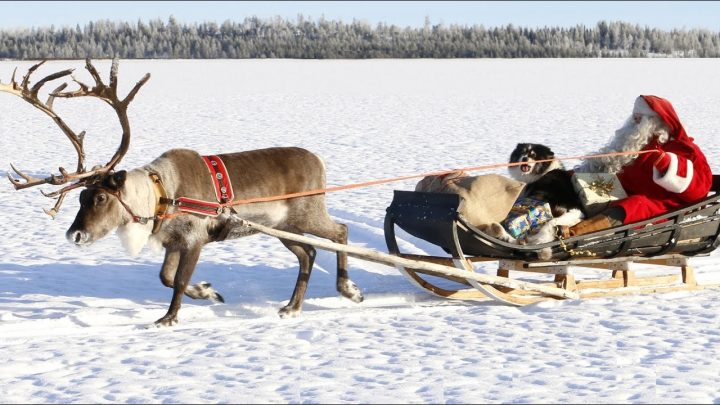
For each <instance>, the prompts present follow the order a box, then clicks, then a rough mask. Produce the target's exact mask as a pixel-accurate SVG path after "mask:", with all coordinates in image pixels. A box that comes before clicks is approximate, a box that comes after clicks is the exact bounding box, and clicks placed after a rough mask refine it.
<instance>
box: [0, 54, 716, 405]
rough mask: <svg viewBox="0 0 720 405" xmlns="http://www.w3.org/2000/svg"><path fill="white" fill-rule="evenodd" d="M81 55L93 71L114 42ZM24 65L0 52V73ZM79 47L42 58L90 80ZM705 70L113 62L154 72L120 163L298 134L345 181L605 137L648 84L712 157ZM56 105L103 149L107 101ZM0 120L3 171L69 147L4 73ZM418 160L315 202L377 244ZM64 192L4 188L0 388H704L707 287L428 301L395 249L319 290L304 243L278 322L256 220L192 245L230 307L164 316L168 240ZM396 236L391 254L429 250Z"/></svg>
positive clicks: (276, 284)
mask: <svg viewBox="0 0 720 405" xmlns="http://www.w3.org/2000/svg"><path fill="white" fill-rule="evenodd" d="M95 64H96V66H97V67H98V69H99V70H100V71H101V74H102V76H103V77H107V72H108V71H109V61H97V62H95ZM30 65H31V64H30V63H29V62H16V61H2V62H0V80H2V81H3V82H4V83H7V81H8V80H9V78H10V76H11V74H12V70H13V69H14V68H15V67H16V66H17V67H18V72H21V73H24V71H25V70H26V69H27V68H28V67H29V66H30ZM83 65H84V64H83V63H82V61H51V62H48V63H47V64H46V66H43V67H42V68H41V69H40V71H39V72H38V73H39V74H38V75H37V78H39V77H41V76H40V75H41V74H43V73H45V74H48V73H51V72H53V71H56V70H61V69H65V68H68V67H73V68H75V69H76V70H75V75H76V76H77V77H78V78H79V79H80V80H83V81H86V82H90V80H91V79H90V78H89V75H88V74H87V72H86V71H85V70H84V67H83ZM719 69H720V62H719V61H718V60H716V59H613V60H605V59H577V60H573V59H526V60H499V59H486V60H483V59H478V60H364V61H344V60H334V61H330V60H328V61H316V60H308V61H300V60H202V61H201V60H188V61H135V60H133V61H130V60H128V61H121V62H120V89H121V93H123V94H124V93H125V92H127V91H128V90H129V89H130V88H131V87H132V85H133V84H134V83H135V82H136V81H137V80H139V79H140V77H142V75H143V74H145V73H146V72H150V73H151V74H152V78H151V79H150V81H149V82H148V83H147V84H146V85H145V87H143V88H142V90H141V91H140V93H139V94H138V95H137V97H136V99H135V101H134V102H133V103H132V104H131V106H130V110H129V111H130V122H131V125H132V129H133V135H132V136H133V138H132V142H131V147H130V151H129V152H128V154H127V155H126V156H125V158H124V160H123V161H122V162H121V164H120V166H119V167H120V168H133V167H137V166H140V165H143V164H145V163H148V162H150V161H151V160H152V159H153V158H155V157H156V156H158V155H159V154H161V153H162V152H163V151H165V150H167V149H170V148H174V147H187V148H193V149H196V150H197V151H199V152H200V153H203V154H212V153H220V152H229V151H240V150H250V149H257V148H263V147H269V146H280V145H288V146H289V145H292V146H300V147H304V148H307V149H309V150H311V151H313V152H315V153H317V154H318V155H320V156H321V157H322V158H323V159H324V161H325V164H326V167H327V176H328V183H329V185H344V184H353V183H359V182H364V181H369V180H376V179H385V178H392V177H396V176H406V175H414V174H419V173H425V172H430V171H438V170H446V169H453V168H462V167H472V166H478V165H484V164H492V163H500V162H504V161H506V159H507V157H508V156H509V154H510V152H511V150H512V148H513V147H514V146H515V144H516V143H518V142H539V143H545V144H547V145H549V146H551V147H552V148H553V149H554V150H555V152H556V154H557V155H558V156H577V155H582V154H585V153H590V152H593V151H595V150H596V149H597V148H598V146H599V145H601V144H603V143H604V142H606V141H607V140H608V139H609V138H610V137H611V136H612V134H613V131H614V130H615V129H616V128H617V127H619V126H620V125H621V124H622V122H623V121H624V119H625V118H627V116H628V115H629V114H630V111H631V108H632V105H633V101H634V99H635V97H636V96H637V95H639V94H656V95H660V96H663V97H666V98H668V99H669V100H671V101H672V102H673V104H674V106H675V108H676V110H677V112H678V114H679V116H680V118H681V120H682V121H683V123H684V125H685V127H686V129H687V131H688V133H689V134H690V135H691V136H693V137H694V138H695V140H696V142H697V143H698V144H699V145H700V146H701V147H702V148H703V150H704V151H705V152H706V155H707V156H708V157H709V160H710V163H711V165H712V168H713V171H714V172H715V173H720V163H719V162H718V159H717V157H718V153H720V143H718V141H717V134H718V130H719V129H720V118H718V116H717V106H718V104H719V103H720V76H718V75H717V71H718V70H719ZM21 73H18V75H20V74H21ZM37 78H36V79H37ZM46 87H48V89H47V90H50V87H52V88H54V86H46ZM56 109H57V110H58V111H59V113H60V115H61V116H62V117H64V118H66V119H67V121H68V122H69V124H70V126H71V127H73V128H76V129H78V131H79V130H81V129H85V130H87V136H86V150H87V153H88V165H89V166H92V165H94V164H99V163H104V162H106V161H107V160H108V159H109V158H110V156H112V154H113V152H114V151H115V149H116V147H117V145H118V142H119V137H118V134H119V126H118V124H117V122H116V121H117V120H116V119H115V118H114V114H113V113H112V111H111V110H110V109H109V108H108V107H107V106H105V105H102V103H99V102H97V101H95V100H59V101H57V102H56ZM0 131H1V132H0V175H2V176H5V174H6V173H8V172H9V171H10V167H9V163H10V162H12V163H13V164H15V165H16V166H17V167H19V168H21V169H24V170H27V171H28V172H29V173H30V174H33V175H37V176H41V175H44V174H46V173H50V172H56V170H57V167H58V166H59V165H62V166H64V167H67V168H70V169H72V168H74V167H75V159H76V157H75V155H74V151H73V149H72V148H71V146H70V144H69V142H67V141H66V140H65V139H64V137H63V135H62V134H61V133H60V132H59V131H58V130H57V128H56V127H55V125H54V124H53V123H52V122H51V120H50V119H49V118H48V117H46V116H44V115H43V114H41V113H39V112H38V111H37V110H36V109H34V108H32V107H31V106H29V105H28V104H27V103H24V102H22V101H20V99H18V98H16V97H13V96H10V95H7V94H5V93H1V94H0ZM565 163H566V165H568V166H573V165H575V164H577V163H578V161H567V162H565ZM493 171H494V172H497V173H501V174H506V171H505V169H496V170H493ZM476 174H480V173H476ZM416 181H417V179H411V180H404V181H400V182H395V183H390V184H383V185H377V186H371V187H364V188H358V189H353V190H346V191H342V192H337V193H331V194H329V195H328V196H327V202H328V206H329V210H330V213H331V215H332V216H333V217H334V218H336V219H337V220H338V221H340V222H343V223H346V224H347V225H348V226H349V229H350V242H351V244H353V245H355V246H360V247H367V248H370V249H374V250H377V251H381V252H386V251H387V249H386V246H385V242H384V236H383V218H384V215H385V208H386V207H387V206H388V205H389V204H390V201H391V198H392V191H393V190H395V189H400V190H411V189H412V188H413V187H414V184H415V182H416ZM44 189H45V190H50V189H52V188H50V187H47V186H46V187H44ZM78 194H79V193H74V194H71V195H70V196H69V197H68V199H67V201H66V202H65V203H64V206H63V208H62V210H61V212H60V214H59V215H58V217H57V218H56V219H55V220H51V219H49V218H48V217H47V216H46V215H44V214H43V213H42V210H41V208H43V207H44V208H49V207H51V206H52V204H53V202H52V201H51V200H50V199H47V198H45V197H43V196H42V195H40V193H39V192H38V191H37V189H30V190H23V191H14V190H13V188H12V186H11V185H10V184H8V183H5V184H4V185H0V212H1V214H0V215H1V217H0V218H1V220H0V235H2V242H1V244H0V246H2V249H1V250H0V254H1V257H0V402H3V403H28V402H34V403H197V402H213V403H218V402H234V403H243V402H256V403H257V402H261V403H348V402H350V403H478V402H492V403H529V402H532V403H554V402H558V403H566V402H571V403H613V402H633V403H719V402H720V389H719V388H718V387H720V315H719V313H718V311H717V302H718V298H719V296H718V294H720V292H719V290H717V289H708V290H703V291H698V292H692V293H688V292H682V293H668V294H656V295H636V296H629V297H613V298H600V299H588V300H583V301H561V302H544V303H539V304H535V305H530V306H527V307H523V308H515V307H509V306H504V305H500V304H496V303H493V302H481V303H469V302H458V301H450V300H446V299H441V298H436V297H433V296H431V295H429V294H428V293H427V292H425V291H423V290H419V289H418V288H417V287H415V286H413V285H411V284H410V283H409V282H408V281H407V280H406V279H405V278H403V277H402V276H401V275H400V273H399V272H398V271H397V270H396V269H394V268H392V267H389V266H385V265H381V264H375V263H371V262H367V261H362V260H358V259H353V258H351V259H350V269H349V270H350V276H351V278H352V279H353V280H354V281H355V282H356V283H357V284H358V286H359V287H360V288H361V289H362V290H363V293H364V294H365V301H364V302H363V303H361V304H354V303H352V302H350V301H349V300H346V299H342V298H340V297H339V296H338V295H337V293H336V292H335V270H334V263H335V259H334V255H333V254H331V253H330V252H325V251H320V252H319V255H318V259H317V262H316V266H315V270H314V272H313V275H312V277H311V280H310V286H309V289H308V292H307V295H306V300H305V305H304V312H303V315H302V316H301V317H300V318H296V319H280V318H279V317H278V316H277V310H278V309H279V308H280V307H282V306H283V305H284V304H285V303H286V302H287V300H288V299H289V298H290V294H291V292H292V288H293V286H294V283H295V279H296V277H297V270H296V262H295V260H294V256H293V255H292V254H291V253H289V252H288V251H287V250H286V249H285V248H284V247H283V246H282V245H281V244H280V242H279V241H277V240H275V239H273V238H271V237H267V236H253V237H249V238H244V239H240V240H234V241H229V242H224V243H219V244H211V245H208V246H207V247H206V248H205V249H204V251H203V253H202V256H201V258H200V263H199V264H198V266H197V269H196V271H195V274H194V277H193V282H199V281H202V280H207V281H210V282H212V283H213V286H214V287H215V288H216V289H217V290H218V291H219V292H220V293H221V294H222V295H223V296H224V297H225V299H226V301H227V302H226V303H225V304H212V303H210V302H204V301H193V300H191V299H189V298H187V297H186V298H185V299H184V302H183V307H182V309H181V310H180V313H179V319H180V324H179V325H177V326H174V327H171V328H160V329H158V328H154V327H152V324H153V322H154V321H155V320H156V319H158V318H160V317H161V316H162V315H164V314H165V312H166V310H167V307H168V304H169V302H170V297H171V291H170V290H169V289H167V288H165V287H163V286H162V285H161V284H160V281H159V279H158V271H159V267H160V263H161V262H162V259H163V256H162V254H161V253H158V252H152V251H149V250H145V251H143V253H142V254H141V255H140V256H138V257H129V256H128V255H127V254H125V253H124V252H123V251H122V250H121V247H120V242H119V239H118V238H117V236H115V235H112V236H109V237H107V238H106V239H104V240H102V241H100V242H98V243H97V244H95V245H93V246H90V247H88V248H85V249H79V248H76V247H73V246H71V245H70V244H69V243H68V242H67V241H66V240H65V237H64V233H65V230H66V229H67V228H68V227H69V225H70V223H71V222H72V220H73V218H74V213H75V212H76V210H77V207H78V198H77V195H78ZM399 236H400V238H401V239H402V240H401V244H402V249H403V250H404V251H407V252H412V253H428V254H439V253H440V250H439V248H437V247H435V246H432V245H430V244H428V243H426V242H424V241H422V240H418V239H415V238H412V237H410V236H409V235H407V234H404V233H402V232H400V233H399ZM719 263H720V256H718V253H717V252H714V253H713V254H711V255H709V256H706V257H697V258H693V259H692V260H691V264H692V265H693V267H694V268H695V269H696V272H697V278H698V280H699V281H700V282H701V283H708V282H718V278H719V277H718V276H717V274H716V273H717V271H718V264H719ZM493 270H494V269H493V268H492V264H490V263H485V264H479V265H478V271H487V272H490V273H492V271H493ZM647 271H654V270H653V269H647ZM592 274H597V273H592Z"/></svg>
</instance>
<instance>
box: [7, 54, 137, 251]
mask: <svg viewBox="0 0 720 405" xmlns="http://www.w3.org/2000/svg"><path fill="white" fill-rule="evenodd" d="M43 63H45V61H42V62H40V63H38V64H36V65H34V66H32V67H31V68H30V69H29V70H28V73H27V74H26V75H25V77H23V79H22V81H21V82H20V83H17V82H16V81H15V72H13V76H12V79H11V80H10V83H8V84H4V83H0V91H2V92H6V93H10V94H14V95H16V96H18V97H21V98H22V99H23V100H25V101H27V102H28V103H30V104H31V105H33V106H34V107H36V108H37V109H39V110H41V111H42V112H44V113H45V114H47V115H48V116H50V117H51V118H52V119H53V121H54V122H55V123H56V124H57V125H58V126H59V127H60V129H61V130H62V131H63V133H64V134H65V136H66V137H67V138H68V139H69V140H70V142H71V143H72V145H73V147H74V148H75V151H76V152H77V155H78V164H77V169H76V170H75V171H74V172H72V173H69V172H68V171H67V170H65V169H64V168H62V167H60V168H59V169H58V170H59V172H60V174H59V175H58V174H51V175H49V176H48V177H45V178H35V177H32V176H29V175H27V174H25V173H23V172H21V171H20V170H18V169H16V168H15V166H13V165H12V164H11V165H10V166H11V167H12V169H13V171H14V172H15V173H16V174H17V175H18V176H20V177H21V178H22V179H23V180H24V182H23V181H22V180H20V179H16V178H14V177H13V176H11V175H10V174H8V178H9V179H10V182H11V183H12V184H13V186H14V187H15V189H16V190H20V189H24V188H29V187H34V186H38V185H41V184H50V185H55V186H63V185H64V186H63V187H62V188H60V189H59V190H56V191H54V192H51V193H45V192H42V193H43V195H45V196H47V197H51V198H57V202H56V203H55V206H54V207H53V208H52V209H50V210H45V212H46V213H47V214H48V215H50V216H52V217H54V216H55V215H56V214H57V213H58V211H59V209H60V205H61V204H62V202H63V199H64V198H65V194H66V193H67V192H68V191H71V190H74V189H76V188H81V187H87V190H84V191H83V192H82V193H81V194H80V210H79V211H78V214H77V216H76V218H75V221H74V222H73V224H72V225H71V226H70V229H69V230H68V232H67V238H68V239H69V240H70V241H71V242H73V243H75V244H78V245H84V244H89V243H92V242H94V241H96V240H97V239H100V238H102V237H103V236H105V235H106V234H107V233H108V232H110V231H112V230H113V229H114V228H116V227H117V226H118V225H120V224H121V223H122V220H123V218H125V217H127V214H126V213H124V212H123V208H124V203H123V202H122V199H121V198H119V197H120V193H121V189H122V187H123V184H124V182H125V176H126V174H127V173H126V172H125V171H120V172H117V173H115V172H113V168H114V167H115V166H116V165H117V164H118V163H119V162H120V160H121V159H122V158H123V157H124V156H125V154H126V153H127V151H128V147H129V146H130V124H129V122H128V117H127V107H128V105H129V104H130V102H131V101H132V100H133V98H134V97H135V95H136V94H137V92H138V90H140V87H142V85H144V84H145V83H146V82H147V81H148V80H149V79H150V74H149V73H148V74H146V75H145V76H143V78H142V79H140V81H138V82H137V84H135V86H134V87H133V88H132V90H130V92H129V93H128V95H127V96H126V97H125V98H124V99H123V100H120V99H119V98H118V96H117V85H118V82H117V72H118V61H117V59H115V60H113V62H112V67H111V69H110V84H109V85H105V84H104V83H103V82H102V80H101V79H100V75H99V74H98V72H97V70H96V69H95V67H94V66H93V65H92V63H91V62H90V60H89V59H87V60H86V63H85V68H86V69H87V70H88V72H90V75H91V76H92V78H93V80H94V81H95V85H94V86H93V87H92V88H91V87H90V86H88V85H85V84H83V83H81V82H79V81H78V80H77V79H75V78H72V80H73V81H74V82H75V83H76V84H77V85H78V86H79V89H77V90H75V91H66V92H64V91H63V90H64V89H65V88H66V87H67V83H63V84H61V85H60V86H59V87H58V88H56V89H55V90H54V91H52V92H50V94H49V97H48V100H47V101H46V102H44V103H43V102H42V101H40V100H39V99H38V92H39V91H40V89H41V88H42V87H43V86H44V85H45V84H46V83H48V82H50V81H53V80H57V79H60V78H63V77H66V76H68V75H70V74H71V73H72V72H73V70H72V69H67V70H63V71H60V72H57V73H53V74H50V75H48V76H46V77H44V78H43V79H41V80H39V81H38V82H37V83H35V84H34V85H33V86H32V87H30V76H31V75H32V74H33V72H34V71H35V70H37V68H38V67H40V66H41V65H42V64H43ZM73 97H94V98H98V99H100V100H102V101H104V102H106V103H107V104H109V105H110V106H111V107H112V108H113V110H115V113H116V114H117V117H118V119H119V120H120V126H121V128H122V138H121V141H120V146H119V147H118V149H117V151H116V152H115V154H114V155H113V157H112V158H111V159H110V161H108V162H107V163H106V164H105V165H102V166H100V165H98V166H95V167H93V168H92V170H86V169H85V152H84V151H83V138H84V136H85V132H84V131H83V132H81V133H79V134H76V133H75V132H74V131H73V130H72V129H70V127H69V126H68V125H67V124H66V123H65V122H64V121H63V120H62V119H61V118H60V117H59V116H58V115H57V114H56V113H55V111H54V110H53V102H54V101H55V99H56V98H73ZM68 183H70V184H68ZM66 184H67V185H66ZM113 197H115V198H113Z"/></svg>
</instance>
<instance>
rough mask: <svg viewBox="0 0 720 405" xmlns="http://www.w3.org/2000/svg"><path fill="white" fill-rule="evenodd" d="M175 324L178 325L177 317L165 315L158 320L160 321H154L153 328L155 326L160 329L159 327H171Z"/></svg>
mask: <svg viewBox="0 0 720 405" xmlns="http://www.w3.org/2000/svg"><path fill="white" fill-rule="evenodd" d="M177 323H178V319H177V316H175V315H174V316H169V315H165V316H163V317H162V318H160V319H158V320H157V321H155V326H157V327H158V328H161V327H163V326H173V325H177Z"/></svg>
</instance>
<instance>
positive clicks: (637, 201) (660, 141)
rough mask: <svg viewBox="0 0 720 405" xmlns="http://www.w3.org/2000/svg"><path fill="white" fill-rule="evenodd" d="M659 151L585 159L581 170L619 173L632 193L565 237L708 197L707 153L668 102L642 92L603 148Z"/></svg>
mask: <svg viewBox="0 0 720 405" xmlns="http://www.w3.org/2000/svg"><path fill="white" fill-rule="evenodd" d="M650 150H652V151H655V152H654V153H644V154H639V155H623V156H613V157H604V158H599V159H589V160H586V161H585V162H584V163H583V164H582V165H580V166H579V167H577V168H575V171H576V172H588V173H590V172H592V173H615V174H617V176H618V178H619V180H620V183H621V184H622V186H623V188H624V189H625V192H626V193H627V195H628V197H627V198H624V199H622V200H618V201H615V202H613V203H612V204H611V205H610V207H609V208H608V209H606V210H605V211H604V212H602V213H600V214H598V215H596V216H594V217H592V218H590V219H587V220H585V221H582V222H580V223H578V224H577V225H575V226H573V227H565V228H563V229H561V231H562V233H563V236H565V237H569V236H576V235H582V234H585V233H589V232H594V231H596V230H600V229H605V228H609V227H611V226H617V225H621V224H630V223H633V222H637V221H642V220H644V219H648V218H651V217H654V216H657V215H660V214H663V213H665V212H668V211H671V210H674V209H676V208H679V207H682V206H685V205H689V204H692V203H694V202H696V201H698V200H701V199H703V198H705V197H706V196H707V194H708V192H709V191H710V187H711V185H712V172H711V170H710V166H709V165H708V162H707V159H706V158H705V155H704V154H703V153H702V151H701V150H700V148H698V147H697V145H695V143H693V138H690V137H689V136H688V135H687V134H686V133H685V129H684V128H683V126H682V124H681V123H680V119H679V118H678V116H677V113H675V109H674V108H673V106H672V104H670V102H669V101H667V100H665V99H663V98H660V97H656V96H639V97H638V98H637V99H636V100H635V105H634V108H633V114H632V116H631V117H630V118H628V120H627V121H626V122H625V124H624V125H623V126H622V127H621V128H620V129H618V130H617V131H615V136H614V137H613V138H612V140H611V141H610V143H609V144H608V145H606V146H605V147H603V148H602V149H600V151H599V153H609V152H629V151H650Z"/></svg>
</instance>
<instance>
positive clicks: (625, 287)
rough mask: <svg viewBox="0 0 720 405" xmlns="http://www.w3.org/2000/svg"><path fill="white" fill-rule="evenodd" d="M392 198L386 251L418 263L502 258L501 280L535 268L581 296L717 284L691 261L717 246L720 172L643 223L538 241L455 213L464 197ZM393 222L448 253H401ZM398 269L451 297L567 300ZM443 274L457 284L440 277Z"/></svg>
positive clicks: (402, 194)
mask: <svg viewBox="0 0 720 405" xmlns="http://www.w3.org/2000/svg"><path fill="white" fill-rule="evenodd" d="M393 197H394V198H393V201H392V203H391V204H390V206H389V207H388V208H387V213H386V216H385V226H384V232H385V241H386V244H387V248H388V252H389V253H390V254H392V255H396V256H398V257H401V258H404V259H408V260H412V261H415V262H418V263H419V262H430V263H436V264H440V265H444V266H452V267H455V268H458V269H462V270H464V271H466V272H468V274H471V273H473V272H475V270H476V269H475V264H477V263H480V262H497V271H496V276H497V277H499V278H501V279H503V278H505V279H512V278H517V279H520V278H521V277H528V276H531V274H530V273H533V275H534V276H538V275H541V274H545V275H551V276H552V277H553V279H552V280H549V281H547V280H544V281H531V282H537V283H539V284H541V285H546V286H548V287H554V288H559V289H562V290H565V291H567V292H568V293H569V294H574V296H575V297H579V298H581V299H582V298H595V297H606V296H615V295H626V294H642V293H659V292H673V291H692V290H700V289H705V288H712V287H718V286H720V285H715V284H708V285H700V284H698V282H697V280H696V278H695V273H694V270H693V268H692V267H691V266H690V264H689V261H690V259H691V258H692V257H694V256H704V255H708V254H710V253H711V252H712V251H713V250H715V249H716V248H717V247H718V245H720V175H714V176H713V185H712V187H711V192H710V194H709V195H708V197H707V198H705V199H704V200H702V201H700V202H698V203H695V204H692V205H690V206H687V207H684V208H682V209H678V210H676V211H673V212H669V213H667V214H664V215H660V216H657V217H653V218H651V219H648V220H646V221H641V222H637V223H633V224H629V225H625V226H619V227H614V228H609V229H605V230H602V231H597V232H594V233H590V234H586V235H581V236H576V237H572V238H568V239H565V240H556V241H553V242H549V243H545V244H538V245H517V244H512V243H507V242H504V241H501V240H499V239H497V238H495V237H493V236H491V235H488V234H486V233H484V232H482V231H481V230H479V229H477V228H476V227H474V226H473V225H471V224H470V223H468V221H467V220H466V219H465V218H464V217H463V216H462V215H461V214H460V213H459V212H458V207H459V205H460V198H459V196H458V195H456V194H445V193H426V192H411V191H395V192H394V196H393ZM396 227H398V228H400V229H402V230H404V231H405V232H407V233H409V234H410V235H413V236H415V237H417V238H420V239H423V240H425V241H428V242H430V243H432V244H434V245H437V246H439V247H440V248H442V249H443V250H444V251H445V252H446V253H447V254H448V255H447V256H430V255H413V254H407V253H403V252H401V251H400V248H399V244H398V241H397V236H396ZM541 249H545V250H546V251H547V250H548V249H549V250H550V251H551V252H552V255H551V257H550V259H548V260H540V259H539V258H538V252H539V251H540V250H541ZM639 265H652V266H639ZM658 266H660V267H658ZM396 267H397V269H398V270H399V271H400V273H401V274H403V275H404V276H405V277H407V278H408V279H409V280H410V281H411V282H412V283H413V284H415V285H416V286H418V287H420V288H422V289H424V290H426V291H429V292H430V293H432V294H434V295H437V296H440V297H444V298H449V299H460V300H472V301H484V300H488V299H493V300H496V301H500V302H502V303H505V304H510V305H515V306H523V305H528V304H533V303H536V302H539V301H544V300H550V299H563V297H562V296H560V295H558V294H553V295H548V294H544V293H542V292H538V291H528V290H527V289H518V288H512V287H507V286H505V285H499V284H498V283H492V282H491V283H484V282H479V281H477V280H476V279H471V278H464V277H462V276H456V275H453V276H447V275H444V274H439V273H437V272H434V271H428V270H426V269H422V268H418V267H413V266H411V265H409V266H404V265H403V266H396ZM638 267H645V269H644V270H643V269H640V268H638ZM578 268H583V269H592V271H590V273H592V274H597V276H595V277H592V278H586V277H584V278H582V279H578V278H576V270H578ZM648 268H649V269H652V270H653V271H651V272H650V273H658V269H662V270H663V271H662V273H663V274H661V275H658V274H652V275H650V276H648V275H647V274H643V275H642V276H639V274H640V273H643V272H645V271H647V270H649V269H648ZM583 273H587V271H583ZM438 277H439V278H441V279H443V280H449V281H450V284H452V286H450V287H448V286H446V285H445V284H448V283H447V282H444V281H443V282H442V283H439V282H438V281H435V280H436V279H437V278H438ZM535 278H537V277H535ZM540 278H543V277H540ZM545 278H547V277H545Z"/></svg>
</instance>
